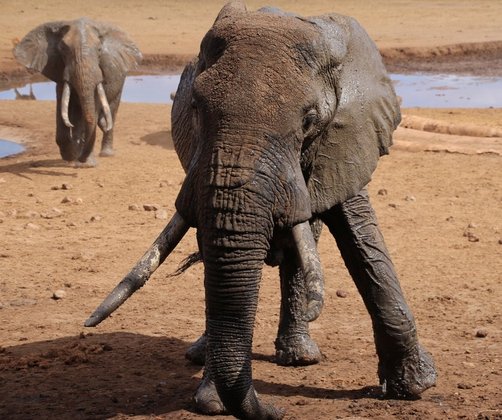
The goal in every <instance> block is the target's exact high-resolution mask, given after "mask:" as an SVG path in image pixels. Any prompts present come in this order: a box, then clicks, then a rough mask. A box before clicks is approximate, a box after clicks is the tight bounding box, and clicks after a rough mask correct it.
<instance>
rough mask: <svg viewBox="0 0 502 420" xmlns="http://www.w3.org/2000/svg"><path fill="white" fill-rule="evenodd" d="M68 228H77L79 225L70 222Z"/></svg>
mask: <svg viewBox="0 0 502 420" xmlns="http://www.w3.org/2000/svg"><path fill="white" fill-rule="evenodd" d="M66 226H68V227H77V224H76V223H75V222H70V223H68V224H67V225H66Z"/></svg>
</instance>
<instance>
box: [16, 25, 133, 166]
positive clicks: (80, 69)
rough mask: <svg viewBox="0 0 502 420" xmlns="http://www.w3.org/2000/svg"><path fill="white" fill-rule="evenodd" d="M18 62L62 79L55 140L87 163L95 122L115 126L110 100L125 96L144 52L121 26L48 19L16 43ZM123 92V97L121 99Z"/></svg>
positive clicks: (73, 157) (65, 152)
mask: <svg viewBox="0 0 502 420" xmlns="http://www.w3.org/2000/svg"><path fill="white" fill-rule="evenodd" d="M14 55H15V57H16V58H17V60H18V61H19V62H20V63H22V64H23V65H25V66H26V67H28V68H31V69H34V70H37V71H39V72H41V73H42V74H43V75H44V76H46V77H47V78H49V79H51V80H53V81H54V82H56V83H57V97H58V110H57V134H56V140H57V143H58V145H59V148H60V152H61V155H62V157H63V159H65V160H70V161H71V160H77V159H78V160H81V161H85V159H86V158H87V156H88V155H89V154H90V152H91V151H92V148H93V145H94V140H95V131H96V124H97V123H99V125H100V127H101V128H102V129H103V131H105V132H106V131H109V130H111V128H112V127H113V117H112V112H111V111H110V104H109V100H110V98H112V99H115V98H116V99H117V100H119V99H120V93H121V90H122V86H123V83H124V78H125V75H126V73H127V71H128V70H130V69H132V68H134V67H135V66H136V65H137V63H139V61H140V60H141V53H140V52H139V50H138V48H137V47H136V46H135V45H134V44H133V42H132V41H131V40H130V39H128V37H127V35H126V34H125V33H124V32H122V31H121V30H119V29H118V28H116V27H114V26H112V25H108V24H103V23H99V22H95V21H92V20H90V19H87V18H81V19H78V20H74V21H60V22H48V23H45V24H43V25H40V26H38V27H36V28H35V29H33V30H32V31H30V32H29V33H28V34H27V35H26V36H25V37H24V38H23V39H22V40H21V42H20V43H19V44H18V45H17V46H16V47H15V49H14ZM117 96H118V98H117Z"/></svg>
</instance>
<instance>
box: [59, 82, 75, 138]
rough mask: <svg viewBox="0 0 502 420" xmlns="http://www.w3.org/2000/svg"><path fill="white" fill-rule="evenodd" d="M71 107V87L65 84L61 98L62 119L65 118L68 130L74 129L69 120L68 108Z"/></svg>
mask: <svg viewBox="0 0 502 420" xmlns="http://www.w3.org/2000/svg"><path fill="white" fill-rule="evenodd" d="M69 105H70V85H69V84H68V82H64V86H63V95H62V97H61V118H63V122H64V125H66V126H67V127H68V128H73V124H72V123H71V122H70V119H69V118H68V107H69Z"/></svg>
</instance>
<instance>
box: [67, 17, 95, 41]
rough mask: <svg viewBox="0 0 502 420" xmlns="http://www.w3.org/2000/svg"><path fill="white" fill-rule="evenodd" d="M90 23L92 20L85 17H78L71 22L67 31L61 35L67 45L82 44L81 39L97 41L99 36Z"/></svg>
mask: <svg viewBox="0 0 502 420" xmlns="http://www.w3.org/2000/svg"><path fill="white" fill-rule="evenodd" d="M91 24H92V22H91V21H89V20H87V19H78V20H75V21H73V22H71V24H70V25H69V27H68V31H67V32H66V33H65V35H64V36H63V40H64V42H65V43H66V44H67V45H73V44H75V45H78V44H82V43H83V41H85V42H86V43H92V42H93V41H95V42H97V41H98V40H99V37H98V35H97V34H96V31H95V30H94V29H93V27H92V25H91Z"/></svg>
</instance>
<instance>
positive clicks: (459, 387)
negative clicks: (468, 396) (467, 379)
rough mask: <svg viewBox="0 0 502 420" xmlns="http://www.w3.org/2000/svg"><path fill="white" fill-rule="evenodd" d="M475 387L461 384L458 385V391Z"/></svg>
mask: <svg viewBox="0 0 502 420" xmlns="http://www.w3.org/2000/svg"><path fill="white" fill-rule="evenodd" d="M472 387H473V386H472V385H471V384H464V383H460V384H458V385H457V388H458V389H471V388H472Z"/></svg>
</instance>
